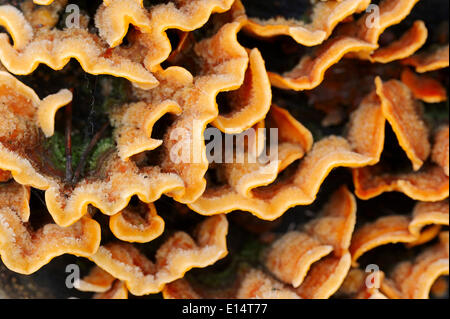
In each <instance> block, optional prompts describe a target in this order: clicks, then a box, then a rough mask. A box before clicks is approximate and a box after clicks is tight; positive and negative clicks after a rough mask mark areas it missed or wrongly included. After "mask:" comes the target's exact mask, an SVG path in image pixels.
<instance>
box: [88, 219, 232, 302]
mask: <svg viewBox="0 0 450 319" xmlns="http://www.w3.org/2000/svg"><path fill="white" fill-rule="evenodd" d="M227 233H228V222H227V220H226V217H225V216H223V215H221V216H214V217H210V218H208V219H206V220H205V221H204V222H202V223H201V224H200V225H199V226H198V227H197V230H196V231H195V234H194V238H195V239H194V238H193V237H191V236H190V235H188V234H187V233H185V232H176V233H174V234H173V235H172V236H171V237H169V239H168V240H167V241H166V242H165V243H164V244H163V245H162V246H161V247H160V248H159V249H158V251H157V252H156V255H155V259H156V261H155V262H152V261H151V260H150V259H148V258H147V257H146V256H145V255H143V254H142V253H141V252H139V250H138V249H137V247H135V246H133V245H132V244H128V243H121V242H115V243H109V244H106V245H104V246H100V248H99V249H98V251H97V252H96V253H95V254H93V255H91V256H89V257H88V258H89V259H90V260H92V261H93V262H94V263H96V265H97V266H99V267H100V268H102V269H103V270H105V271H106V272H108V273H109V274H111V275H112V276H113V277H114V278H117V279H119V280H121V281H123V282H125V283H126V286H127V288H128V290H129V291H130V292H131V293H132V294H134V295H137V296H141V295H146V294H153V293H158V292H160V291H161V290H162V289H163V288H164V286H165V285H166V284H167V283H169V282H172V281H175V280H177V279H179V278H182V277H183V276H184V274H185V273H186V272H187V271H188V270H190V269H191V268H194V267H207V266H209V265H211V264H214V263H215V262H216V261H217V260H219V259H221V258H223V257H224V256H226V254H227V253H228V251H227V245H226V236H227ZM85 281H87V279H85ZM93 285H94V286H96V287H97V288H95V289H99V290H100V289H103V288H104V287H105V286H108V283H106V284H105V283H100V284H93ZM101 287H103V288H101ZM91 288H92V286H91Z"/></svg>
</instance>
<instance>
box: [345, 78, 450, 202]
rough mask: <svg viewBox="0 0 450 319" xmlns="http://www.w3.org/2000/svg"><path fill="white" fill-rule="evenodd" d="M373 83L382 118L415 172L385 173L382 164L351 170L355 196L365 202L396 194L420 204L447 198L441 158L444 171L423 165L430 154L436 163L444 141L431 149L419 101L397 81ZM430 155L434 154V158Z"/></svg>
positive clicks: (428, 164) (445, 177) (447, 189)
mask: <svg viewBox="0 0 450 319" xmlns="http://www.w3.org/2000/svg"><path fill="white" fill-rule="evenodd" d="M376 84H377V94H378V95H379V96H380V99H381V101H382V103H381V105H382V111H383V115H384V116H385V117H386V119H387V121H388V122H389V123H390V124H391V126H392V128H393V130H394V132H395V134H396V136H397V139H398V142H399V144H400V146H401V147H402V149H403V150H404V151H405V153H406V155H407V156H408V158H409V159H410V160H411V162H412V164H413V169H414V170H415V171H416V172H414V171H411V172H406V173H405V172H401V173H397V172H389V171H386V169H385V167H384V165H383V163H381V164H379V165H376V166H373V167H369V166H367V167H363V168H358V169H355V170H354V171H353V175H354V176H353V180H354V184H355V193H356V195H357V196H358V197H360V198H362V199H369V198H373V197H375V196H377V195H379V194H381V193H383V192H388V191H400V192H403V193H404V194H406V195H407V196H409V197H411V198H413V199H416V200H421V201H439V200H442V199H445V198H447V197H448V192H449V180H448V176H447V175H446V173H445V171H444V168H445V156H442V158H441V159H440V160H439V161H441V162H442V164H443V167H444V168H441V167H439V166H437V165H433V164H430V163H426V164H425V165H423V163H424V162H425V161H426V160H428V159H429V157H430V155H431V158H432V159H433V161H437V160H435V158H436V159H437V158H438V157H439V156H438V155H437V154H444V153H443V152H445V147H446V146H445V145H446V144H445V141H444V140H443V139H442V138H436V139H435V144H434V146H433V148H431V143H430V140H429V129H428V128H427V126H426V124H425V122H424V120H423V119H422V114H421V106H420V104H419V103H420V102H419V101H418V100H416V99H415V98H414V96H413V93H412V92H411V91H410V90H409V89H408V87H407V86H406V85H404V84H402V83H401V82H400V81H397V80H390V81H388V82H382V81H381V80H380V79H377V81H376ZM444 133H445V131H444ZM444 135H445V134H444ZM438 137H439V135H438ZM432 152H433V153H434V154H435V156H434V158H433V155H432V154H433V153H432ZM439 158H440V157H439Z"/></svg>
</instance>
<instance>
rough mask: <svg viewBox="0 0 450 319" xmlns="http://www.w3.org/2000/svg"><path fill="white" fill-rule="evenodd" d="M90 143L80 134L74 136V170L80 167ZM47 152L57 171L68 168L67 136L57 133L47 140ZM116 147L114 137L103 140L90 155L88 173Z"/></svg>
mask: <svg viewBox="0 0 450 319" xmlns="http://www.w3.org/2000/svg"><path fill="white" fill-rule="evenodd" d="M88 144H89V143H88V142H83V138H82V136H81V135H79V134H74V135H72V168H73V169H74V170H75V168H76V167H77V166H78V164H79V163H80V160H81V156H82V154H83V152H84V150H85V149H86V148H87V146H88ZM45 146H46V150H47V152H48V153H49V155H50V159H51V161H52V163H53V165H54V167H55V168H56V169H59V170H61V171H65V168H66V150H65V136H64V135H63V134H61V133H59V132H56V133H55V134H54V135H53V136H52V137H50V138H49V139H47V141H46V143H45ZM114 147H115V143H114V140H113V139H112V137H105V138H103V139H101V140H100V141H99V142H98V143H97V144H96V146H95V148H94V149H93V150H92V152H91V153H90V154H89V156H88V158H87V161H86V163H87V164H86V169H87V170H88V171H91V170H94V169H95V168H96V167H97V164H98V160H99V159H100V157H101V156H102V155H103V154H104V153H105V152H107V151H108V150H110V149H112V148H114Z"/></svg>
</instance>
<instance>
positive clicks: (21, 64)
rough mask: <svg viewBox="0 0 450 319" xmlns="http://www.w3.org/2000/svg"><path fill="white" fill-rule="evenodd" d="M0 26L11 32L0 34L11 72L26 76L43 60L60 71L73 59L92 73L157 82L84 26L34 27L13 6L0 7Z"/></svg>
mask: <svg viewBox="0 0 450 319" xmlns="http://www.w3.org/2000/svg"><path fill="white" fill-rule="evenodd" d="M0 25H1V26H4V27H5V28H6V29H7V30H8V32H9V34H10V35H11V37H12V39H13V40H14V44H10V41H9V36H8V34H5V33H1V34H0V61H1V63H2V64H3V65H4V67H5V68H6V69H8V71H10V72H11V73H14V74H19V75H26V74H30V73H32V72H33V71H34V70H35V69H36V68H37V67H38V66H39V64H41V63H44V64H46V65H48V66H49V67H51V68H52V69H54V70H61V69H62V68H63V67H64V66H65V65H67V63H68V62H69V61H70V59H71V58H75V59H76V60H78V62H79V63H80V65H81V67H82V68H83V69H84V70H85V71H86V72H87V73H91V74H110V75H113V76H117V77H123V78H126V79H128V80H130V81H131V82H132V83H134V84H135V85H137V86H139V87H141V88H145V89H150V88H153V87H155V86H156V85H157V84H158V82H157V81H156V79H155V78H154V76H153V75H152V74H151V73H150V72H149V71H147V70H146V69H145V68H144V67H143V66H142V65H141V63H139V62H135V61H134V60H132V59H129V58H127V56H126V54H125V53H126V52H123V50H110V49H109V48H108V47H107V46H105V45H104V44H102V42H101V41H100V40H99V39H98V37H97V36H96V35H94V34H91V33H89V32H88V31H87V30H85V29H83V28H80V27H78V28H69V29H65V30H58V29H56V28H53V29H51V30H47V29H45V30H39V29H37V30H35V29H33V27H32V26H31V25H30V23H29V22H28V21H27V20H26V18H25V17H24V15H23V14H22V13H21V12H20V11H19V10H18V9H16V8H15V7H13V6H10V5H4V6H0Z"/></svg>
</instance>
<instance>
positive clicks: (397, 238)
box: [350, 201, 449, 263]
mask: <svg viewBox="0 0 450 319" xmlns="http://www.w3.org/2000/svg"><path fill="white" fill-rule="evenodd" d="M448 224H449V206H448V201H441V202H436V203H425V202H419V203H418V204H417V205H416V206H415V208H414V210H413V212H412V216H411V217H409V216H404V215H393V216H385V217H381V218H379V219H377V220H376V221H375V222H372V223H368V224H366V225H364V226H362V227H361V228H359V229H357V230H356V232H355V234H354V236H353V238H352V243H351V246H350V252H351V254H352V259H353V262H354V263H356V261H357V260H358V259H359V257H360V256H362V255H363V254H364V253H366V252H367V251H369V250H372V249H374V248H376V247H379V246H381V245H386V244H393V243H408V244H411V243H414V242H417V241H421V242H423V241H425V240H426V241H429V240H431V239H433V237H428V235H429V233H428V231H429V229H428V230H427V229H425V227H426V226H433V227H435V226H439V225H447V226H448ZM436 229H440V227H438V228H436ZM432 233H434V234H435V235H437V234H436V233H435V232H434V231H433V232H432ZM423 236H425V237H423Z"/></svg>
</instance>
